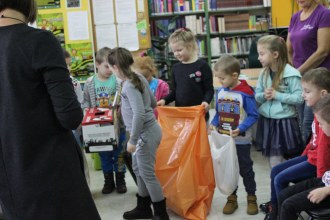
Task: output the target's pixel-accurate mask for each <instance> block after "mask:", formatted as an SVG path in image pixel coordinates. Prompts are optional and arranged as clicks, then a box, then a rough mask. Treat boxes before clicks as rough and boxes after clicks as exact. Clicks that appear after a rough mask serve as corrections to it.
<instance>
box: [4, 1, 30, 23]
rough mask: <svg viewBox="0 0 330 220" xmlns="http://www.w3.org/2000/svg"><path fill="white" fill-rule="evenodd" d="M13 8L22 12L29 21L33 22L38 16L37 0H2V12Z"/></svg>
mask: <svg viewBox="0 0 330 220" xmlns="http://www.w3.org/2000/svg"><path fill="white" fill-rule="evenodd" d="M5 9H13V10H15V11H18V12H20V13H22V14H23V15H24V16H25V17H26V19H27V22H30V23H33V22H34V21H35V20H36V18H37V3H36V2H35V0H0V12H1V11H3V10H5Z"/></svg>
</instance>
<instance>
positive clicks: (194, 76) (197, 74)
mask: <svg viewBox="0 0 330 220" xmlns="http://www.w3.org/2000/svg"><path fill="white" fill-rule="evenodd" d="M189 78H191V79H195V81H196V82H201V81H202V73H201V71H196V72H195V73H191V74H189Z"/></svg>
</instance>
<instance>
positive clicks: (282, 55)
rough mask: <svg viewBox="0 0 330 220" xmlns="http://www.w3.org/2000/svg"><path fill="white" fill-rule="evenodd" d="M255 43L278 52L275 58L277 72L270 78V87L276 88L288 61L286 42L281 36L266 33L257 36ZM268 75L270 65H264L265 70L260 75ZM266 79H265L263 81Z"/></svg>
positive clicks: (272, 51)
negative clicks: (259, 36)
mask: <svg viewBox="0 0 330 220" xmlns="http://www.w3.org/2000/svg"><path fill="white" fill-rule="evenodd" d="M257 44H258V45H264V46H266V48H267V50H269V51H270V52H271V53H274V52H278V58H277V60H276V63H277V73H276V74H275V75H274V77H273V80H272V87H273V88H274V89H275V90H276V89H278V87H279V85H280V83H281V81H282V78H283V73H284V68H285V65H286V64H287V63H288V62H289V59H288V51H287V47H286V43H285V41H284V39H283V38H282V37H279V36H276V35H266V36H263V37H261V38H259V40H258V43H257ZM269 75H270V67H266V68H265V71H263V73H262V77H266V79H267V77H269ZM266 81H267V80H265V81H264V82H266Z"/></svg>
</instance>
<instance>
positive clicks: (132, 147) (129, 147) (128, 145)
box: [127, 142, 136, 153]
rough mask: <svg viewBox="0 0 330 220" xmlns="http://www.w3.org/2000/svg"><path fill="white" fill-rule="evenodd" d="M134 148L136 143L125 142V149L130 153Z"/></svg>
mask: <svg viewBox="0 0 330 220" xmlns="http://www.w3.org/2000/svg"><path fill="white" fill-rule="evenodd" d="M135 150H136V145H134V144H130V143H129V142H128V143H127V151H128V152H130V153H134V152H135Z"/></svg>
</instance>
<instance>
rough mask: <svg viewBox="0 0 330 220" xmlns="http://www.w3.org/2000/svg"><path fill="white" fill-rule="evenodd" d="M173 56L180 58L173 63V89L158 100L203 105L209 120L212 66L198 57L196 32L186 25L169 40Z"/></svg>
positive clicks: (177, 104) (184, 104) (179, 104)
mask: <svg viewBox="0 0 330 220" xmlns="http://www.w3.org/2000/svg"><path fill="white" fill-rule="evenodd" d="M168 42H169V44H170V47H171V50H172V51H173V53H174V56H175V57H176V58H177V59H178V60H179V61H180V62H179V63H176V64H174V65H173V71H172V85H173V88H172V91H171V92H170V94H169V95H168V96H166V97H165V98H163V99H161V100H160V101H158V102H157V105H160V106H163V105H165V104H169V103H170V102H173V101H175V106H181V107H184V106H194V105H202V106H204V108H205V111H206V112H207V113H206V115H205V118H206V120H208V119H209V117H210V115H209V113H208V109H209V104H210V102H211V101H212V99H213V94H214V89H213V77H212V70H211V68H210V67H209V65H208V64H207V63H206V62H205V61H204V60H201V59H198V58H197V48H198V47H197V43H196V39H195V36H194V34H193V33H192V32H191V31H190V30H189V29H187V28H180V29H178V30H176V31H175V32H174V33H173V34H171V36H170V37H169V40H168Z"/></svg>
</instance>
